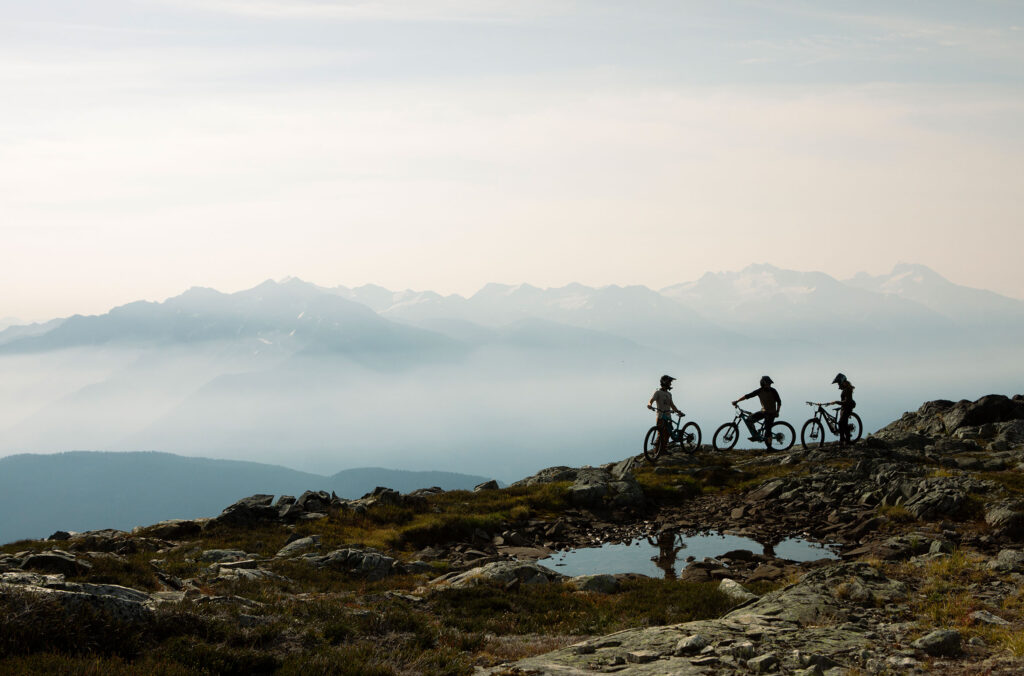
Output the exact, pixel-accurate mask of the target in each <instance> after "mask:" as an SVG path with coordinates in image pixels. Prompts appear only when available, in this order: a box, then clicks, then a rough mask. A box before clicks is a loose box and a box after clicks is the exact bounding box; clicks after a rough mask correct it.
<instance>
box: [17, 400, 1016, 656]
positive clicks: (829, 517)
mask: <svg viewBox="0 0 1024 676" xmlns="http://www.w3.org/2000/svg"><path fill="white" fill-rule="evenodd" d="M1022 429H1024V398H1022V397H1021V396H1020V395H1018V396H1016V397H1013V398H1012V399H1011V398H1008V397H1001V396H998V395H990V396H987V397H983V398H982V399H980V400H978V401H975V402H968V401H961V402H949V401H937V402H928V403H926V404H924V405H923V406H922V407H921V408H920V409H919V410H918V411H916V412H911V413H907V414H905V415H904V416H903V417H902V418H900V419H899V420H897V421H895V422H893V423H892V424H890V425H888V426H887V427H885V428H883V429H882V430H879V431H878V432H877V433H876V434H875V435H872V436H870V437H868V438H866V439H864V440H863V441H861V442H860V443H859V444H857V445H856V446H855V447H853V448H851V449H845V450H840V449H836V448H833V447H825V448H822V449H807V450H795V451H793V452H789V453H776V454H773V455H769V456H764V455H757V454H750V453H734V454H729V455H726V456H715V455H712V454H709V453H703V452H702V453H698V454H696V455H694V456H688V455H682V456H670V457H668V458H666V459H664V461H663V462H660V463H659V464H658V465H657V466H656V467H651V466H648V465H645V464H644V463H643V461H642V457H637V458H627V459H626V460H624V461H622V462H620V463H614V464H610V465H607V466H603V467H597V468H593V467H584V468H569V467H553V468H548V469H545V470H542V471H540V472H538V473H537V474H535V475H533V476H531V477H528V478H525V479H523V480H521V481H519V482H516V483H515V484H513V485H512V486H511V487H509V488H508V489H498V487H497V486H496V485H488V484H482V485H480V486H478V487H477V489H476V494H477V495H479V496H487V495H490V494H494V495H495V496H497V495H501V494H502V491H516V490H519V491H526V490H533V489H537V488H538V487H545V486H546V487H549V488H551V489H552V490H553V491H554V492H556V493H559V494H560V495H563V496H564V500H565V505H566V506H565V508H564V509H562V510H561V511H560V513H558V514H557V515H551V516H547V517H541V516H540V515H523V516H518V517H515V518H511V517H510V518H506V519H504V520H502V521H500V522H496V523H490V524H481V525H479V526H474V527H467V528H463V529H462V530H460V531H459V532H458V533H457V534H454V535H448V536H445V535H441V534H439V535H438V536H437V537H432V538H431V539H430V541H429V542H421V541H416V542H415V543H413V542H411V543H410V544H415V546H414V547H412V548H411V549H409V548H408V547H406V548H404V549H403V550H402V551H399V550H398V549H391V548H386V547H385V548H381V547H372V546H366V545H365V544H359V543H356V542H351V543H338V542H337V540H336V539H332V538H331V537H330V536H329V535H328V533H329V532H330V529H331V528H332V527H333V526H332V524H334V523H335V522H336V521H337V520H338V519H349V520H356V521H359V520H360V519H368V518H370V517H373V516H374V515H375V514H380V513H382V512H381V510H384V511H387V512H389V513H390V512H393V513H398V514H401V513H408V514H416V513H424V512H426V513H429V512H430V511H432V510H436V509H438V506H437V503H436V502H435V501H436V500H438V499H442V498H445V497H446V495H445V494H444V492H443V491H441V490H440V489H425V490H420V491H415V492H413V493H410V494H400V493H398V492H397V491H393V490H390V489H387V488H377V489H376V490H374V491H373V492H371V493H369V494H367V495H365V496H363V497H362V498H360V499H358V500H342V499H340V498H338V497H337V496H336V495H333V494H330V493H326V492H322V491H307V492H305V493H303V494H302V495H301V496H299V497H298V498H295V497H293V496H279V497H278V498H277V500H275V499H274V496H272V495H254V496H250V497H247V498H244V499H242V500H239V501H237V502H236V503H234V504H232V505H230V506H228V507H227V508H225V509H224V510H223V512H222V513H221V514H220V515H218V516H216V517H213V518H209V519H196V520H172V521H165V522H161V523H158V524H154V525H152V526H147V527H140V528H136V529H135V530H134V531H133V532H131V533H129V532H124V531H114V530H107V531H93V532H88V533H67V532H57V533H54V534H53V535H52V536H51V537H50V538H49V539H48V540H47V541H46V542H45V543H35V544H34V545H33V546H26V547H25V548H24V549H21V550H18V551H6V550H9V549H10V547H7V548H5V551H4V552H3V553H0V599H3V598H12V597H18V598H22V597H24V596H25V595H29V596H36V597H40V598H46V599H50V600H53V601H55V602H56V603H58V604H59V605H60V606H61V607H63V608H65V609H66V611H67V612H69V613H73V612H78V611H80V610H81V609H82V608H83V607H87V608H89V609H91V610H92V611H95V612H99V613H104V614H107V615H110V616H111V617H113V618H115V619H116V620H117V621H119V622H124V623H128V624H133V623H134V624H139V623H147V622H152V621H153V618H154V617H155V616H156V615H159V613H160V612H162V609H166V608H181V607H184V606H187V607H197V606H211V605H212V606H224V607H231V608H235V609H236V610H234V611H233V612H236V613H238V612H241V613H242V614H244V615H247V616H248V615H249V614H251V613H256V610H254V609H255V607H256V606H254V605H253V604H254V603H257V602H255V601H253V600H251V599H248V598H246V597H245V596H244V595H240V594H234V593H219V592H218V591H217V590H219V589H225V590H230V589H236V588H240V587H238V585H240V584H250V585H277V586H278V587H287V586H288V585H290V584H292V583H293V582H294V580H293V579H292V578H293V577H294V576H296V575H300V576H307V575H313V576H315V575H341V576H343V577H344V578H346V579H358V580H364V581H365V583H377V582H379V581H383V580H386V579H391V578H406V577H408V578H410V579H413V580H415V581H416V582H415V584H414V585H413V586H412V587H410V588H408V589H407V590H406V591H404V592H397V591H396V592H389V594H392V595H394V598H396V599H400V600H402V602H404V603H410V604H422V603H424V602H425V601H424V599H430V598H432V596H434V595H437V594H444V593H448V592H446V590H460V589H467V588H472V587H474V586H477V585H484V586H488V585H491V586H496V587H498V588H502V589H504V590H506V591H507V592H510V593H515V592H517V590H520V589H524V588H527V587H538V586H539V587H543V586H545V585H548V586H551V585H553V586H559V587H564V588H567V589H570V590H575V593H582V594H609V595H614V594H617V593H620V589H621V588H622V584H623V582H624V581H626V580H628V579H630V576H628V575H587V576H580V577H576V578H571V579H570V578H566V577H565V576H563V575H561V574H559V573H557V572H556V571H554V570H552V569H550V568H548V567H546V566H544V565H542V564H539V563H537V562H536V561H537V559H541V558H543V557H544V556H546V555H547V554H549V553H550V552H551V551H553V550H556V549H566V548H572V547H584V546H593V545H595V544H600V543H605V542H628V541H630V540H632V539H633V538H636V537H639V536H649V537H658V536H659V535H662V534H666V533H668V534H683V535H686V534H694V533H698V532H706V531H714V532H724V533H732V534H739V535H745V536H749V537H751V538H753V539H755V540H757V541H758V542H759V543H761V544H762V546H763V550H762V551H761V552H752V551H747V550H737V551H732V552H728V553H725V554H723V555H721V556H718V557H715V558H704V559H700V560H697V559H692V557H691V560H689V561H687V565H686V566H685V567H683V568H682V570H681V571H680V572H679V580H680V581H681V582H698V583H707V584H714V585H716V586H717V588H718V590H719V591H720V593H721V594H723V595H724V596H725V597H727V598H729V599H732V605H734V606H735V608H734V609H733V610H731V611H729V612H728V613H726V614H724V615H722V616H721V617H718V618H717V619H707V620H698V621H692V622H683V623H677V624H669V625H665V626H657V627H645V628H636V629H627V630H624V631H620V632H617V633H615V634H612V635H609V636H603V637H596V636H592V637H585V638H584V639H583V640H579V641H576V642H571V644H570V645H568V646H566V647H564V648H561V649H559V650H556V651H554V652H550V653H545V654H541V655H536V656H533V657H527V658H526V659H522V660H518V661H508V662H505V663H503V664H497V665H494V664H491V665H487V664H484V665H482V666H481V667H480V668H481V669H482V670H483V671H485V672H486V673H492V674H500V673H508V674H547V673H551V674H556V673H557V674H563V673H595V672H616V673H626V674H633V673H635V674H654V673H751V672H754V673H759V672H760V673H766V672H780V673H808V674H815V673H826V672H827V673H835V674H839V673H911V672H917V671H924V670H927V669H935V668H937V667H938V668H941V669H942V670H944V671H964V672H970V671H974V670H976V671H987V672H990V673H1004V672H1005V673H1015V672H1016V671H1017V670H1019V669H1021V668H1022V667H1024V661H1021V659H1020V658H1019V657H1014V656H1013V653H1012V651H1009V652H1008V651H1007V650H1006V649H1005V648H1001V647H1000V646H1006V645H1010V646H1012V645H1015V644H1014V643H1013V641H1012V639H1007V638H1006V636H1011V637H1012V636H1013V635H1017V636H1020V635H1021V632H1022V629H1024V612H1022V608H1024V497H1022V490H1021V489H1022V487H1024V473H1022V470H1024V434H1022V433H1021V431H1022ZM261 529H263V530H266V529H284V532H290V533H291V534H290V535H289V536H288V537H287V538H285V539H284V540H283V541H282V542H281V544H280V546H277V545H275V546H274V548H273V549H272V550H271V551H267V546H266V543H258V542H254V543H253V546H252V547H244V548H217V547H208V548H207V547H204V543H205V542H206V539H207V538H208V537H210V536H212V535H214V534H218V533H224V532H235V531H243V532H244V531H260V532H262V530H261ZM317 530H320V531H322V532H321V533H317V532H314V531H317ZM793 536H801V537H804V538H808V539H813V540H818V541H821V542H826V543H829V544H830V545H831V546H832V547H834V549H835V551H836V552H837V554H838V556H839V557H840V559H841V560H840V561H833V560H828V559H823V560H819V561H812V562H804V563H799V562H795V561H789V560H786V559H783V558H780V557H779V556H777V555H776V553H775V551H774V548H775V546H777V545H778V543H779V542H781V541H782V540H783V539H785V538H788V537H793ZM328 542H333V543H334V545H336V546H326V544H327V543H328ZM150 552H152V554H151V555H150V554H149V553H150ZM140 556H151V558H149V560H148V566H149V572H150V573H151V574H152V575H153V576H154V577H155V580H156V581H157V583H156V586H158V587H159V588H158V589H150V590H142V589H136V588H132V587H130V586H125V585H120V584H108V583H98V582H87V581H82V580H83V579H89V578H90V576H95V575H94V574H95V572H96V571H97V570H99V569H107V568H109V567H111V566H125V567H127V566H128V565H129V564H130V563H131V562H132V561H135V560H137V559H138V558H139V557H140ZM175 562H177V563H175ZM176 566H177V568H181V569H187V570H188V571H189V572H192V573H195V574H192V575H187V576H186V575H181V574H179V573H180V571H179V570H178V569H176ZM940 573H941V574H940ZM943 575H944V576H945V577H947V578H950V579H959V578H963V584H962V585H961V586H954V587H942V586H941V585H939V584H938V583H937V582H936V581H935V580H936V579H938V578H940V577H942V576H943ZM958 576H959V577H958ZM758 584H770V585H775V586H776V587H778V589H776V590H775V591H771V592H769V593H767V594H765V595H763V596H760V597H759V596H757V595H756V594H755V593H752V592H751V591H750V589H749V588H748V587H747V586H750V585H758ZM954 592H955V593H956V594H962V595H964V596H965V597H969V598H965V599H962V600H961V602H962V603H963V604H964V607H963V608H962V609H959V608H958V609H957V610H956V612H952V611H950V612H947V611H945V610H941V609H940V610H936V609H935V608H934V607H932V605H929V603H930V602H929V601H928V599H929V598H931V597H933V596H934V595H936V594H939V595H942V594H946V595H949V594H953V593H954ZM296 598H301V595H300V596H297V597H296ZM958 598H959V597H958ZM960 610H963V612H960ZM252 616H253V617H257V615H255V614H253V615H252ZM929 617H931V619H930V620H929V619H928V618H929ZM252 621H253V622H259V621H260V620H252ZM975 628H976V629H975ZM985 632H988V633H985ZM992 632H997V633H998V632H1003V633H998V634H993V633H992ZM986 638H987V639H988V640H986ZM996 639H998V641H1001V642H998V641H997V640H996ZM1021 645H1022V652H1024V641H1022V643H1021Z"/></svg>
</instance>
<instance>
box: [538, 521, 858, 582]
mask: <svg viewBox="0 0 1024 676" xmlns="http://www.w3.org/2000/svg"><path fill="white" fill-rule="evenodd" d="M683 549H686V550H687V553H688V554H690V555H692V556H693V557H694V558H695V559H697V560H701V559H704V558H708V557H710V558H717V557H720V556H722V555H723V554H725V553H727V552H730V551H732V550H736V549H745V550H748V551H751V552H757V551H758V550H760V551H761V552H762V553H763V556H765V557H766V558H773V559H774V558H776V557H778V558H782V559H788V560H791V561H814V560H817V559H826V558H827V559H835V558H838V557H837V555H836V554H835V553H833V552H832V551H831V550H830V549H829V548H828V547H826V546H825V545H822V544H819V543H817V542H810V541H807V540H803V539H799V538H789V539H786V540H777V539H776V540H770V541H767V542H758V541H755V540H753V539H750V538H745V537H740V536H738V535H722V534H714V533H711V534H702V535H690V536H686V535H683V534H680V533H677V532H674V531H662V532H660V533H658V534H657V535H654V536H649V537H646V538H639V539H636V540H632V541H630V542H625V543H606V544H604V545H601V546H600V547H587V548H583V549H575V550H567V551H562V552H556V553H554V554H552V555H551V556H549V557H547V558H545V559H541V560H540V561H539V563H541V564H543V565H547V566H552V567H554V568H555V570H557V571H558V572H560V573H563V574H565V575H569V576H574V575H591V574H597V573H609V574H616V573H640V574H642V575H647V576H649V577H664V578H666V579H670V580H671V579H676V578H677V577H678V574H679V571H680V569H681V568H682V566H680V565H678V564H679V561H678V558H679V553H680V552H681V551H682V550H683Z"/></svg>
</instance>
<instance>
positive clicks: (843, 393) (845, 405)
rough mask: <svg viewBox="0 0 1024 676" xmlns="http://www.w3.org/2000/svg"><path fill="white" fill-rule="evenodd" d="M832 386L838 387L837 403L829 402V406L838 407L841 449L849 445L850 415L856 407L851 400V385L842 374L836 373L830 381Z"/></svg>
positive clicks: (855, 403)
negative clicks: (836, 405)
mask: <svg viewBox="0 0 1024 676" xmlns="http://www.w3.org/2000/svg"><path fill="white" fill-rule="evenodd" d="M832 384H833V385H838V386H839V391H840V395H839V401H830V402H829V403H828V405H829V406H831V405H835V404H838V405H839V447H840V448H842V447H843V446H846V445H847V444H849V443H850V414H851V413H852V412H853V409H854V408H855V407H856V406H857V402H855V401H854V400H853V383H851V382H850V379H849V378H847V377H846V376H844V375H843V374H842V373H837V374H836V377H835V378H833V379H832Z"/></svg>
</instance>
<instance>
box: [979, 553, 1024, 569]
mask: <svg viewBox="0 0 1024 676" xmlns="http://www.w3.org/2000/svg"><path fill="white" fill-rule="evenodd" d="M988 567H989V568H990V569H991V570H998V571H1000V572H1003V573H1020V572H1024V551H1020V550H1017V549H1003V550H1001V551H1000V552H999V554H997V555H996V557H995V558H994V559H991V560H990V561H989V562H988Z"/></svg>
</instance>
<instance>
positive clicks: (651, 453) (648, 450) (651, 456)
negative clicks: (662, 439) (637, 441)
mask: <svg viewBox="0 0 1024 676" xmlns="http://www.w3.org/2000/svg"><path fill="white" fill-rule="evenodd" d="M658 446H659V444H658V426H657V425H655V426H654V427H652V428H651V429H649V430H647V435H646V436H644V457H645V458H647V462H650V463H655V462H658Z"/></svg>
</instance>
